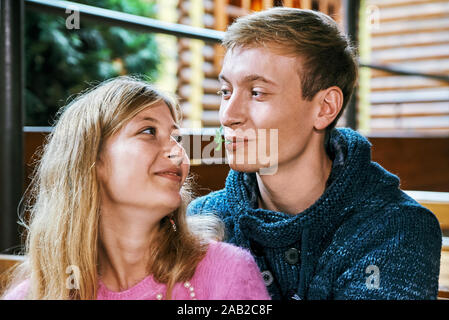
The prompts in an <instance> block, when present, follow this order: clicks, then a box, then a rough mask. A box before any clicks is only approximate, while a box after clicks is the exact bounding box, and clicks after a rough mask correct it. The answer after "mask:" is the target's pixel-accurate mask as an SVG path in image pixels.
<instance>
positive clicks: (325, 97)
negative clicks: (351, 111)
mask: <svg viewBox="0 0 449 320" xmlns="http://www.w3.org/2000/svg"><path fill="white" fill-rule="evenodd" d="M317 102H318V104H319V107H320V108H319V113H318V114H317V116H316V118H315V122H314V128H315V129H317V130H324V129H326V127H327V126H329V125H330V124H331V123H332V122H333V121H334V119H335V118H336V117H337V116H338V114H339V113H340V110H341V108H342V106H343V92H342V91H341V89H340V88H339V87H337V86H333V87H329V88H327V89H326V90H323V91H321V92H320V93H319V94H318V101H317Z"/></svg>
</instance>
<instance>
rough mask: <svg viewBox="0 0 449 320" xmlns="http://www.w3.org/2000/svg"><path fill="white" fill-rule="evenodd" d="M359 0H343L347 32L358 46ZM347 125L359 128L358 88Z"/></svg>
mask: <svg viewBox="0 0 449 320" xmlns="http://www.w3.org/2000/svg"><path fill="white" fill-rule="evenodd" d="M359 9H360V1H359V0H343V17H344V27H345V31H346V34H347V35H348V36H349V38H350V39H351V42H352V44H353V45H354V46H356V47H358V36H357V35H358V23H359ZM346 108H347V109H346V111H345V113H346V126H347V127H350V128H352V129H354V130H356V129H357V88H356V89H354V93H353V95H352V98H351V100H350V101H349V103H348V105H347V106H346Z"/></svg>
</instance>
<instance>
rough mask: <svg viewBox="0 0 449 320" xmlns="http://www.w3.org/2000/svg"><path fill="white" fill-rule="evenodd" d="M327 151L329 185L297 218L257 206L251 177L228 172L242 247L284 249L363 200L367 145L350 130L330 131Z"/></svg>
mask: <svg viewBox="0 0 449 320" xmlns="http://www.w3.org/2000/svg"><path fill="white" fill-rule="evenodd" d="M327 151H328V153H329V155H330V157H331V159H333V164H332V170H331V174H330V177H329V185H328V187H327V188H326V190H325V191H324V193H323V194H322V195H321V197H320V198H319V199H318V200H317V201H316V202H315V203H314V204H313V205H312V206H310V207H309V208H307V209H306V210H304V211H303V212H301V213H298V214H296V215H290V214H287V213H284V212H276V211H271V210H265V209H261V208H258V196H259V190H258V185H257V179H256V174H255V173H243V172H237V171H234V170H231V171H230V173H229V175H228V178H227V180H226V192H227V196H226V201H227V204H228V208H229V209H230V212H231V215H232V220H233V221H234V224H235V228H239V229H240V230H241V233H238V234H236V237H241V239H237V241H239V242H240V243H246V242H247V241H248V240H249V239H253V240H255V241H257V242H259V243H260V244H262V245H264V246H266V247H284V246H287V245H292V244H294V243H295V242H298V241H299V240H300V239H301V235H302V232H303V231H304V229H305V228H311V227H313V228H318V229H319V233H320V234H321V236H323V237H324V236H325V234H324V233H326V232H329V231H330V230H331V229H332V228H335V226H336V225H338V224H339V223H340V221H341V219H342V217H343V216H344V215H345V214H346V213H347V212H349V211H351V210H352V208H353V207H354V206H355V205H356V204H357V203H358V202H360V201H362V200H363V198H365V196H364V194H363V188H362V186H363V185H364V182H365V180H366V169H367V167H368V165H369V164H370V158H371V144H370V143H369V142H368V140H366V139H365V138H364V137H363V136H361V135H360V134H358V133H357V132H355V131H353V130H351V129H348V128H338V129H334V130H332V132H331V136H330V140H329V145H328V148H327Z"/></svg>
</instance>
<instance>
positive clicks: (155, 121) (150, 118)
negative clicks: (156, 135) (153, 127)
mask: <svg viewBox="0 0 449 320" xmlns="http://www.w3.org/2000/svg"><path fill="white" fill-rule="evenodd" d="M137 121H138V122H142V121H151V122H154V123H156V124H160V123H161V122H160V121H159V120H158V119H155V118H152V117H148V116H146V117H143V118H138V119H137ZM172 128H173V129H176V130H179V129H180V128H179V126H178V125H177V124H174V125H172Z"/></svg>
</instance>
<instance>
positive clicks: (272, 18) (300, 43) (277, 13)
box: [223, 7, 358, 140]
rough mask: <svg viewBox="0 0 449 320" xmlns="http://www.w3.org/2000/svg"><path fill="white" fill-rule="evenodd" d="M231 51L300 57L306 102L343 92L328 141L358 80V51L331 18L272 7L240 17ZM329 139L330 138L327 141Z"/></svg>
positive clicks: (227, 40) (230, 33)
mask: <svg viewBox="0 0 449 320" xmlns="http://www.w3.org/2000/svg"><path fill="white" fill-rule="evenodd" d="M223 46H224V47H225V48H226V49H227V50H230V49H233V48H235V47H248V48H254V47H267V48H269V49H274V50H276V51H280V52H281V53H282V54H286V55H293V56H298V57H300V58H301V59H302V61H303V66H302V69H299V68H298V72H299V76H300V80H301V87H302V95H303V99H306V100H309V101H310V100H312V99H313V97H314V96H315V94H316V93H318V92H319V91H321V90H324V89H327V88H329V87H332V86H337V87H339V88H340V89H341V90H342V92H343V106H342V108H341V111H340V113H339V114H338V115H337V117H336V118H335V120H334V121H333V122H332V123H331V124H330V125H329V126H328V127H327V128H326V138H327V136H328V134H329V132H330V130H332V129H333V128H334V127H335V125H336V123H337V121H338V119H339V118H340V116H341V114H342V113H343V111H344V108H345V107H346V105H347V104H348V101H349V100H350V98H351V95H352V92H353V89H354V86H355V83H356V80H357V69H358V65H357V60H356V57H355V49H354V47H353V46H352V45H351V43H350V41H349V39H348V37H347V36H346V35H345V34H344V33H343V32H342V31H341V30H340V29H339V27H338V25H337V23H336V22H335V21H334V20H333V19H332V18H331V17H329V16H328V15H326V14H324V13H321V12H317V11H312V10H304V9H293V8H280V7H276V8H272V9H268V10H265V11H260V12H256V13H253V14H250V15H247V16H243V17H240V18H238V19H237V20H236V21H235V22H234V23H233V24H232V25H231V26H230V27H229V28H228V30H227V32H226V34H225V37H224V39H223ZM326 140H327V139H326Z"/></svg>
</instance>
